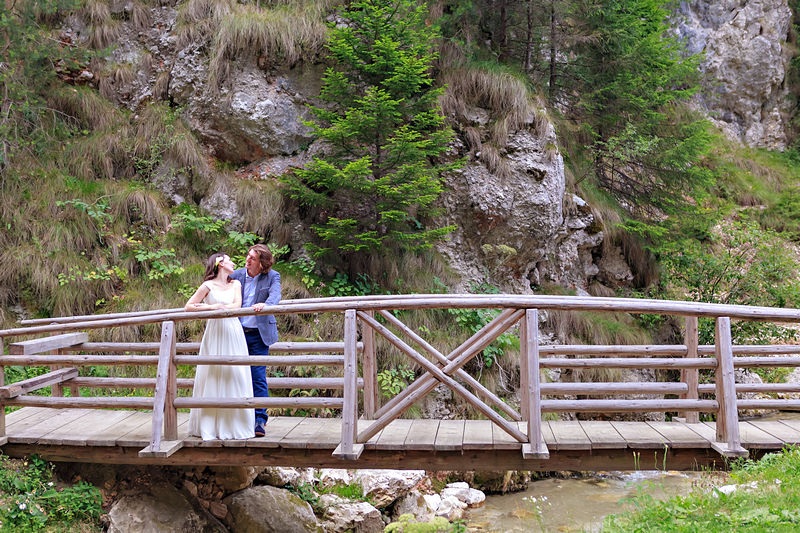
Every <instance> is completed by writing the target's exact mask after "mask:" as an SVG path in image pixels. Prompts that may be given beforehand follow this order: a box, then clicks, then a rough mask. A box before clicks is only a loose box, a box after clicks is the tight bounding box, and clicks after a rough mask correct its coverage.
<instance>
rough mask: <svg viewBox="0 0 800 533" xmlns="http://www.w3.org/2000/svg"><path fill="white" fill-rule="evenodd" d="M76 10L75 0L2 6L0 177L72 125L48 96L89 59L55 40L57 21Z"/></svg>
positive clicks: (28, 1) (24, 1)
mask: <svg viewBox="0 0 800 533" xmlns="http://www.w3.org/2000/svg"><path fill="white" fill-rule="evenodd" d="M78 6H79V2H77V1H76V0H53V1H48V2H34V1H31V0H21V1H18V2H4V3H3V5H2V6H0V42H2V43H3V46H2V47H0V65H2V67H0V88H2V90H0V109H2V110H3V113H2V117H0V176H3V174H4V171H5V170H6V168H7V167H8V166H9V165H11V164H12V163H13V162H14V160H15V159H16V158H17V157H22V158H28V157H30V156H32V155H35V154H38V153H39V152H40V151H41V150H43V149H45V148H46V147H48V145H49V144H50V143H51V142H54V141H55V142H57V139H59V138H63V137H64V136H66V135H67V134H68V132H69V130H70V128H71V126H72V125H71V124H70V122H69V120H68V119H67V120H64V117H62V116H60V115H59V114H58V113H55V112H54V110H53V109H52V108H51V107H50V106H49V105H48V97H49V96H51V92H52V91H53V89H54V88H55V87H56V86H58V85H59V84H60V82H59V80H58V76H59V73H68V72H73V71H76V70H77V69H78V68H81V67H82V66H85V65H87V64H88V62H89V60H90V57H91V55H90V54H89V53H88V52H87V51H86V50H85V49H82V48H80V47H74V46H67V45H64V43H62V42H61V41H60V39H59V37H58V30H57V29H56V28H57V27H58V26H60V25H59V24H58V22H59V21H60V20H61V19H62V17H64V16H65V15H67V14H68V13H70V12H71V11H72V10H74V9H76V8H77V7H78Z"/></svg>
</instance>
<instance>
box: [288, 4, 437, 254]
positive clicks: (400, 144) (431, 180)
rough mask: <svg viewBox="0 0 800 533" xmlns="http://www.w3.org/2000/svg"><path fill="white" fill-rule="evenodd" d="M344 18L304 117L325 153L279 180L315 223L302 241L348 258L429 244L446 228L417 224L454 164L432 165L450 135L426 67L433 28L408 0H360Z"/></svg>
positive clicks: (317, 251) (433, 39)
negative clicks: (316, 99) (316, 96)
mask: <svg viewBox="0 0 800 533" xmlns="http://www.w3.org/2000/svg"><path fill="white" fill-rule="evenodd" d="M342 19H343V21H342V22H340V23H338V24H337V25H336V26H335V27H333V28H332V30H331V35H330V40H329V43H328V47H329V50H330V57H331V59H332V62H333V64H332V66H331V67H329V68H328V69H327V71H326V73H325V76H324V78H323V86H322V90H321V94H320V99H321V100H322V102H323V104H322V105H320V106H316V107H313V108H312V111H313V114H314V117H315V120H314V121H313V122H310V123H309V125H310V126H311V127H312V128H313V129H314V132H315V133H316V135H318V136H319V137H320V138H321V139H323V140H324V141H325V144H326V150H325V154H324V155H321V156H319V157H315V158H314V160H313V161H312V162H311V163H310V164H308V165H307V166H306V167H305V168H304V169H301V170H297V171H295V172H293V173H291V174H289V175H286V176H284V178H283V181H284V183H285V184H286V186H287V193H288V195H289V196H290V197H291V198H293V199H295V200H297V201H298V202H299V203H300V204H301V205H302V206H304V207H305V208H306V209H307V210H308V213H309V214H310V217H311V219H312V221H313V228H314V231H315V233H316V236H317V241H316V242H314V243H308V244H307V247H308V249H309V250H310V251H311V252H312V253H313V254H314V255H315V256H317V257H324V256H326V255H327V256H328V258H329V259H330V258H331V257H332V256H334V255H335V254H338V255H339V257H343V258H344V259H345V260H347V261H348V262H350V260H352V259H353V258H354V256H356V255H359V254H360V255H361V256H365V255H367V254H369V253H374V252H382V253H384V254H389V253H392V252H393V251H396V250H398V249H405V250H419V249H425V248H428V247H430V246H431V244H432V243H433V242H435V241H436V240H437V239H440V238H441V237H442V236H444V235H446V234H447V233H448V232H449V231H450V230H451V228H447V227H445V228H441V227H429V226H427V225H426V223H425V222H424V220H425V217H426V216H427V215H429V214H431V210H432V207H433V205H434V202H435V201H436V199H437V198H438V197H439V195H440V193H441V191H442V173H443V172H444V171H446V170H448V169H450V168H452V165H444V164H436V159H437V157H438V156H440V155H442V154H443V153H444V152H445V151H446V150H447V147H448V143H449V141H450V140H451V138H452V132H451V130H450V129H449V128H448V127H447V126H446V124H445V119H444V117H443V115H442V113H441V110H440V108H439V105H438V97H439V95H440V94H441V90H442V89H441V88H437V87H435V86H434V78H433V75H432V71H431V70H432V64H433V62H434V60H435V59H436V54H435V52H434V49H435V44H436V41H437V39H438V38H439V33H438V29H437V27H436V26H435V25H432V24H429V23H428V22H427V21H426V12H425V8H424V6H421V5H419V4H417V3H416V2H413V1H411V0H358V1H355V2H353V3H351V4H350V5H349V7H348V8H347V9H346V10H345V11H344V12H343V13H342ZM329 252H334V253H333V254H331V253H329Z"/></svg>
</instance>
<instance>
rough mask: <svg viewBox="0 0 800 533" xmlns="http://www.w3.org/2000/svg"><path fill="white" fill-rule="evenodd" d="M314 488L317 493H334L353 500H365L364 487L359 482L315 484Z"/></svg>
mask: <svg viewBox="0 0 800 533" xmlns="http://www.w3.org/2000/svg"><path fill="white" fill-rule="evenodd" d="M316 490H317V492H318V493H319V494H335V495H336V496H339V497H341V498H346V499H348V500H355V501H367V499H366V498H365V497H364V487H362V486H361V484H360V483H347V484H337V485H330V486H324V485H317V487H316Z"/></svg>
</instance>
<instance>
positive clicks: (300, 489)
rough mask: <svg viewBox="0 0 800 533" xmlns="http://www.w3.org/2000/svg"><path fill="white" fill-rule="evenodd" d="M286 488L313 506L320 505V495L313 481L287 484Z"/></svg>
mask: <svg viewBox="0 0 800 533" xmlns="http://www.w3.org/2000/svg"><path fill="white" fill-rule="evenodd" d="M286 489H288V490H289V491H290V492H291V493H292V494H295V495H296V496H297V497H298V498H300V499H301V500H303V501H304V502H308V503H309V504H310V505H311V507H316V506H317V505H319V495H318V494H317V493H316V491H315V490H314V485H313V484H311V483H304V482H300V483H298V484H297V485H287V486H286Z"/></svg>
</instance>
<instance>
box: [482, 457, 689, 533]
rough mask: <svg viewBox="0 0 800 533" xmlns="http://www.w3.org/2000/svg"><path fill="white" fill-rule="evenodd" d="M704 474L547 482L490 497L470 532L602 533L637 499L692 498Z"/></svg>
mask: <svg viewBox="0 0 800 533" xmlns="http://www.w3.org/2000/svg"><path fill="white" fill-rule="evenodd" d="M702 475H703V474H701V473H697V472H669V471H668V472H661V471H657V470H641V471H637V472H604V473H597V474H595V475H593V476H590V477H582V478H567V479H562V478H549V479H542V480H538V481H534V482H532V483H530V485H528V488H527V489H526V490H524V491H522V492H517V493H513V494H504V495H497V496H488V497H487V498H486V503H485V504H484V505H483V506H482V507H480V508H478V509H473V510H471V511H470V512H469V514H468V515H467V517H466V519H467V529H468V531H470V532H476V533H477V532H486V533H517V532H519V533H523V532H525V533H529V532H532V531H542V532H549V531H559V532H585V531H600V530H601V525H602V523H603V519H604V517H605V516H606V515H609V514H615V513H619V512H622V511H624V510H626V509H627V508H629V506H630V505H631V498H632V497H635V496H637V495H641V494H647V495H649V496H652V497H653V498H657V499H663V498H669V497H672V496H677V495H681V494H687V493H689V492H690V491H691V490H692V487H693V486H695V484H697V483H699V482H700V480H701V476H702Z"/></svg>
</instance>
